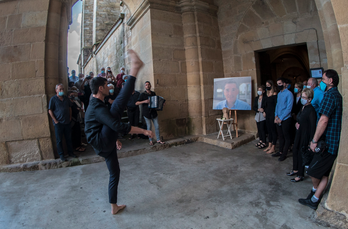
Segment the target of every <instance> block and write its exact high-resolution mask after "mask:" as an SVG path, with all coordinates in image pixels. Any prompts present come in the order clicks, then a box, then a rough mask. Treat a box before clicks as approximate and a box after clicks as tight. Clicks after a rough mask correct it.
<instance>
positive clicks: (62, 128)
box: [54, 123, 74, 159]
mask: <svg viewBox="0 0 348 229" xmlns="http://www.w3.org/2000/svg"><path fill="white" fill-rule="evenodd" d="M54 132H55V133H56V141H57V150H58V154H59V156H60V158H61V159H63V158H64V151H63V143H62V141H63V135H64V136H65V141H66V146H67V147H68V154H69V155H70V156H71V155H73V154H74V151H73V147H72V141H71V126H70V124H62V123H58V124H54Z"/></svg>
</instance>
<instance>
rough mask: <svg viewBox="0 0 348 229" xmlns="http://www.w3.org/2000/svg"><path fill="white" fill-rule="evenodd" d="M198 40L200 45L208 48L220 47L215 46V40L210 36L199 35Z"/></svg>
mask: <svg viewBox="0 0 348 229" xmlns="http://www.w3.org/2000/svg"><path fill="white" fill-rule="evenodd" d="M199 41H200V45H201V46H208V47H210V48H219V49H220V47H216V42H215V40H214V39H212V38H210V37H200V39H199Z"/></svg>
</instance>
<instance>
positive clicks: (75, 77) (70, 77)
mask: <svg viewBox="0 0 348 229" xmlns="http://www.w3.org/2000/svg"><path fill="white" fill-rule="evenodd" d="M78 80H79V78H78V77H77V76H76V71H75V70H72V71H71V76H69V82H72V83H73V84H74V83H76V82H77V81H78Z"/></svg>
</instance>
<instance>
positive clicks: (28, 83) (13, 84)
mask: <svg viewBox="0 0 348 229" xmlns="http://www.w3.org/2000/svg"><path fill="white" fill-rule="evenodd" d="M2 87H3V88H2V94H1V97H2V98H16V97H22V96H31V95H42V94H44V93H45V81H44V78H35V79H22V80H9V81H6V82H3V85H2Z"/></svg>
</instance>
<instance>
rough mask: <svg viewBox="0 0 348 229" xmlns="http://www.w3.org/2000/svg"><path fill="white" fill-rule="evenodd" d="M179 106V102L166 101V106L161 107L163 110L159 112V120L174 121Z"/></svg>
mask: <svg viewBox="0 0 348 229" xmlns="http://www.w3.org/2000/svg"><path fill="white" fill-rule="evenodd" d="M179 106H180V102H179V101H173V100H169V101H166V105H165V106H164V107H163V110H162V111H161V114H160V116H161V119H174V118H177V117H178V115H179V109H178V107H179Z"/></svg>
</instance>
